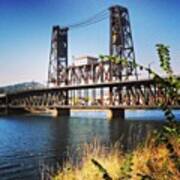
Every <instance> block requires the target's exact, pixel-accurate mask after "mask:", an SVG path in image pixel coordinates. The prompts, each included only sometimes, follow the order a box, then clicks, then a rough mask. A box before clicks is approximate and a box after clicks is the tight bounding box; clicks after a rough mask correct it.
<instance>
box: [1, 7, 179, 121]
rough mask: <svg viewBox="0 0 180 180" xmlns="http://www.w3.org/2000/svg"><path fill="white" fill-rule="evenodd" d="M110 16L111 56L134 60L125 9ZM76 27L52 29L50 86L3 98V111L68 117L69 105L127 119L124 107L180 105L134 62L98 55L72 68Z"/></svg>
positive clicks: (176, 99)
mask: <svg viewBox="0 0 180 180" xmlns="http://www.w3.org/2000/svg"><path fill="white" fill-rule="evenodd" d="M98 16H100V17H101V16H102V13H101V14H97V15H96V16H93V18H94V20H93V18H90V22H95V23H96V22H97V20H98V19H99V17H98ZM103 17H104V12H103ZM100 19H102V18H100ZM109 19H110V53H109V54H110V55H113V56H118V57H120V58H124V59H126V60H127V61H128V62H133V63H135V53H134V46H133V40H132V34H131V27H130V20H129V14H128V10H127V8H125V7H121V6H113V7H110V8H109ZM92 20H93V21H92ZM86 23H87V21H86ZM82 24H83V22H82ZM79 25H80V23H78V26H79ZM87 25H89V24H87ZM76 26H77V25H71V26H69V27H65V28H61V27H59V26H54V27H53V31H52V39H51V51H50V63H49V71H48V84H49V87H47V88H44V89H37V90H26V91H20V92H16V93H11V94H5V95H4V96H3V95H2V96H0V111H1V113H2V112H4V113H7V114H8V113H11V112H16V113H17V112H18V111H20V112H21V111H22V110H23V111H26V112H34V111H38V110H39V111H46V110H54V109H56V110H57V112H58V114H59V115H69V112H70V109H95V110H97V109H100V110H103V109H106V110H108V111H109V118H116V117H120V116H121V117H124V110H125V109H157V108H159V104H160V103H167V104H168V105H169V106H171V107H172V108H175V109H179V108H180V98H179V96H178V95H177V97H174V99H172V98H171V99H170V98H169V97H168V95H167V89H168V87H166V88H162V87H161V86H160V84H158V83H156V82H154V81H153V80H152V79H151V78H148V79H143V78H142V77H141V76H138V69H136V68H134V67H132V63H129V64H126V65H123V64H121V63H119V64H117V63H115V62H113V61H110V60H107V61H103V60H102V59H101V58H100V59H99V61H98V62H97V63H92V64H85V65H80V66H74V65H71V66H68V30H69V29H71V27H76ZM52 85H53V87H51V86H52Z"/></svg>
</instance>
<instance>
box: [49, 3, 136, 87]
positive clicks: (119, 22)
mask: <svg viewBox="0 0 180 180" xmlns="http://www.w3.org/2000/svg"><path fill="white" fill-rule="evenodd" d="M109 11H110V15H109V17H110V46H109V48H110V55H113V56H119V57H121V58H124V59H126V60H128V61H131V62H135V53H134V46H133V40H132V33H131V27H130V20H129V13H128V10H127V8H125V7H122V6H119V5H116V6H112V7H110V8H109ZM67 66H68V28H61V27H59V26H54V27H53V30H52V38H51V51H50V62H49V71H48V84H53V85H54V86H60V85H62V84H67V77H66V76H65V75H64V74H65V71H66V68H67ZM119 71H120V73H119V74H120V76H123V74H124V76H127V77H128V76H129V75H133V76H135V77H136V79H137V71H136V68H133V67H132V66H126V67H122V68H120V69H119ZM120 80H121V77H120Z"/></svg>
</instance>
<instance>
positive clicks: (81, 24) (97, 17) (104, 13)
mask: <svg viewBox="0 0 180 180" xmlns="http://www.w3.org/2000/svg"><path fill="white" fill-rule="evenodd" d="M107 17H108V13H107V10H103V11H101V12H100V13H97V14H95V15H94V16H92V17H90V18H88V19H87V20H84V21H81V22H78V23H75V24H71V25H68V26H66V27H68V28H69V29H74V28H79V27H84V26H89V25H92V24H95V23H98V22H100V21H102V20H104V19H105V18H107Z"/></svg>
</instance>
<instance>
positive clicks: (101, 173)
mask: <svg viewBox="0 0 180 180" xmlns="http://www.w3.org/2000/svg"><path fill="white" fill-rule="evenodd" d="M157 51H158V55H159V60H160V67H161V68H162V69H163V70H164V72H165V73H166V75H167V78H166V79H164V78H161V77H160V76H159V75H158V74H157V73H155V72H153V71H152V70H151V69H149V68H146V67H144V66H142V65H139V64H133V62H128V61H127V60H125V59H120V58H119V57H110V56H103V57H101V58H102V59H107V60H111V61H113V62H115V63H120V64H124V65H127V64H130V65H131V66H133V67H139V68H140V70H142V69H144V70H146V71H148V72H149V73H150V74H151V75H152V77H153V80H154V81H155V82H156V83H158V84H159V85H160V86H161V88H165V87H168V90H167V92H166V93H167V96H168V97H169V99H172V100H173V99H175V98H179V96H178V92H179V89H180V82H179V80H178V79H177V78H176V76H174V75H173V71H172V68H171V66H170V55H169V47H168V46H164V45H162V44H158V45H157ZM158 105H159V106H160V107H161V108H162V110H163V111H164V115H165V119H166V124H165V125H164V126H163V128H162V129H161V130H160V131H159V132H155V133H152V134H151V135H150V137H148V138H147V140H146V142H145V144H144V145H143V147H142V146H141V147H139V148H137V149H136V150H134V151H133V152H132V153H129V154H123V153H122V152H120V151H119V148H117V147H111V149H110V150H109V151H107V149H106V148H105V147H102V146H97V144H96V143H95V146H94V145H89V146H88V147H86V148H85V154H84V156H83V157H82V164H81V165H80V166H76V167H73V166H72V165H71V164H68V163H66V164H65V165H64V168H63V169H62V171H60V172H59V173H58V175H57V176H55V177H54V179H55V180H76V179H77V180H86V179H88V180H101V179H105V180H112V179H113V180H116V179H117V180H121V179H122V180H129V179H133V180H169V179H171V180H178V179H180V128H179V125H178V123H177V122H176V120H175V116H174V115H173V113H172V111H171V109H170V108H169V107H168V105H169V102H168V101H165V102H163V103H160V104H158Z"/></svg>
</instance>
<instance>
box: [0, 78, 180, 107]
mask: <svg viewBox="0 0 180 180" xmlns="http://www.w3.org/2000/svg"><path fill="white" fill-rule="evenodd" d="M102 87H103V88H106V87H107V88H109V87H111V88H112V94H108V95H107V96H106V100H105V99H104V100H103V99H101V98H100V97H98V96H96V97H95V98H94V99H92V100H90V99H88V100H87V99H83V98H82V99H79V101H77V100H76V101H75V100H74V99H73V97H71V96H69V98H68V104H66V100H65V99H66V91H68V92H69V93H71V91H73V90H82V89H87V90H91V89H98V88H102ZM160 87H161V86H159V85H158V84H157V83H155V82H154V81H153V80H149V79H148V80H147V79H146V80H139V81H136V80H133V81H124V82H115V81H114V82H103V83H94V84H82V85H67V86H63V87H57V88H46V89H38V90H27V91H21V92H17V93H14V94H7V95H6V96H3V97H1V98H0V107H6V106H8V107H12V108H13V107H23V108H27V109H28V108H58V107H70V108H78V107H81V108H83V107H84V108H91V107H96V108H105V107H114V108H118V107H121V108H125V109H126V108H127V109H134V108H135V109H138V108H140V109H141V108H145V109H148V108H150V109H151V108H158V106H159V103H168V104H169V106H171V107H174V108H179V107H180V98H179V96H178V94H177V97H174V99H172V98H171V99H169V97H168V95H167V93H166V92H167V88H168V87H167V88H163V89H162V88H160ZM119 88H120V89H121V91H119ZM104 98H105V97H104ZM90 102H91V103H90Z"/></svg>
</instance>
